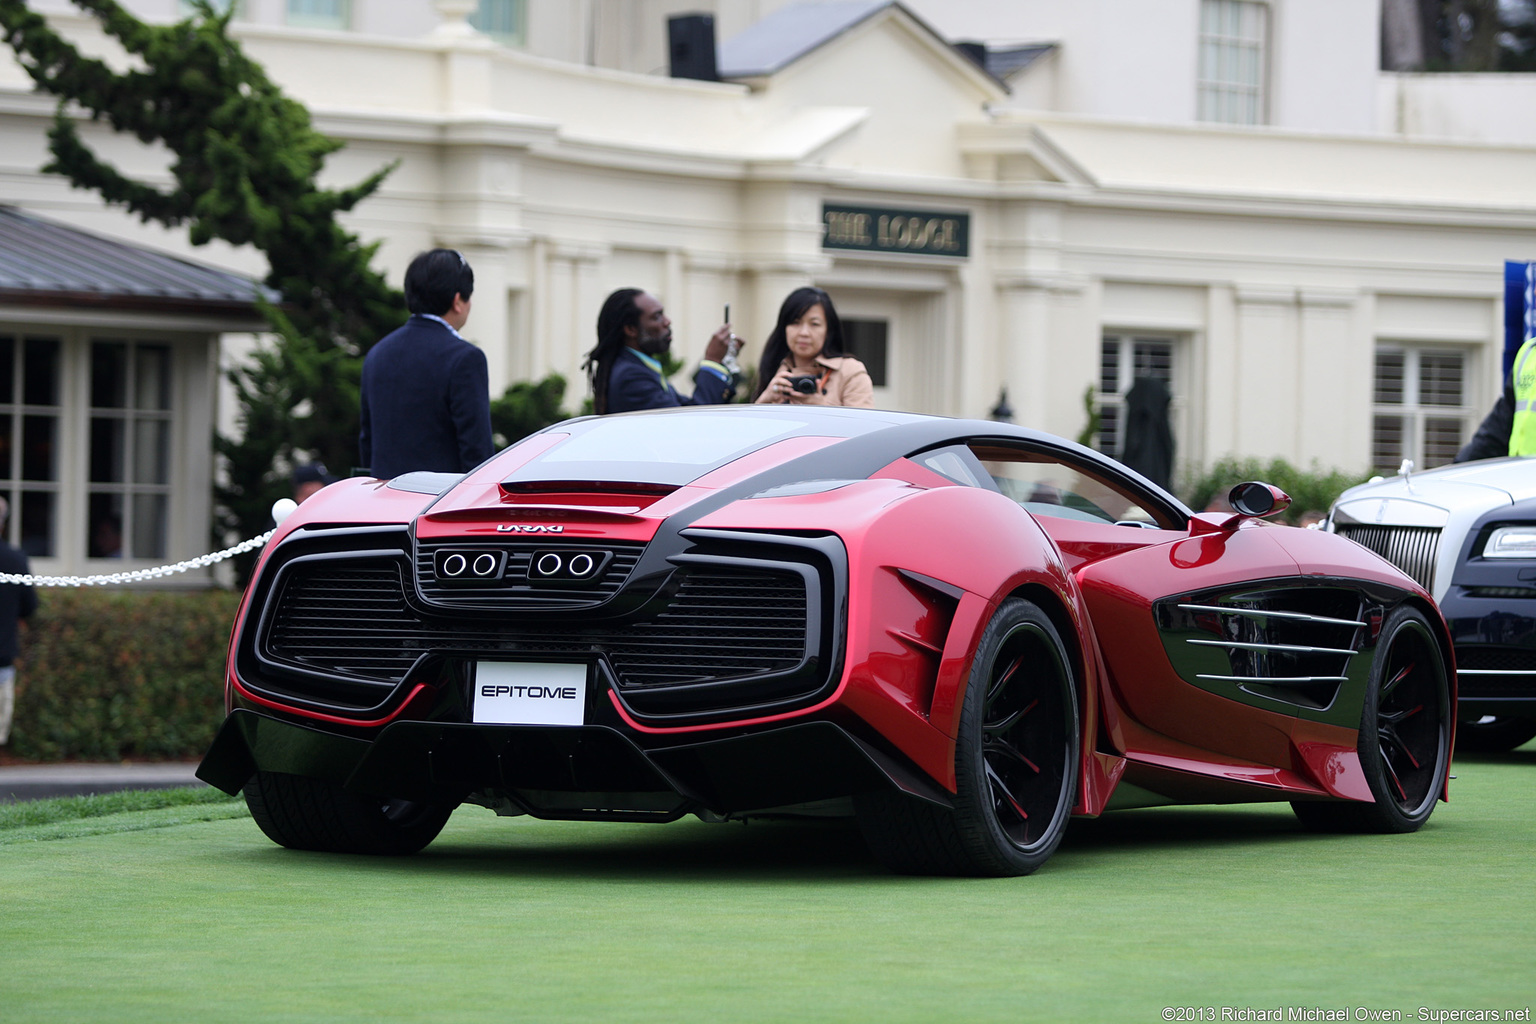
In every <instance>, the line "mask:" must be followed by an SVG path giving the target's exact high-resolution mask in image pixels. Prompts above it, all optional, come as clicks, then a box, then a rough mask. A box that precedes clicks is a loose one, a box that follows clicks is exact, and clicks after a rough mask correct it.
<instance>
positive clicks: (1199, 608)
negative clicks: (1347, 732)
mask: <svg viewBox="0 0 1536 1024" xmlns="http://www.w3.org/2000/svg"><path fill="white" fill-rule="evenodd" d="M1179 607H1180V608H1182V609H1183V610H1184V611H1187V612H1222V613H1224V614H1231V615H1247V616H1248V617H1250V618H1254V619H1294V620H1295V621H1297V622H1321V623H1324V624H1326V625H1330V626H1363V625H1365V623H1363V622H1361V621H1359V620H1358V619H1330V618H1328V617H1327V616H1326V615H1308V614H1307V613H1306V612H1281V611H1268V610H1266V609H1263V608H1236V607H1233V606H1232V605H1224V604H1181V605H1179ZM1349 653H1350V654H1353V653H1354V651H1350V652H1349Z"/></svg>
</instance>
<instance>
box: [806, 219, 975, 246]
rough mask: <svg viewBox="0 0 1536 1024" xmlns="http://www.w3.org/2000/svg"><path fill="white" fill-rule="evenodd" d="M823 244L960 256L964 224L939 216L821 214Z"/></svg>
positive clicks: (960, 220)
mask: <svg viewBox="0 0 1536 1024" xmlns="http://www.w3.org/2000/svg"><path fill="white" fill-rule="evenodd" d="M822 215H823V218H824V219H825V220H826V234H825V242H824V244H826V245H829V246H841V247H845V248H867V249H876V250H885V251H888V252H912V253H942V254H945V255H948V254H950V253H955V254H960V253H963V252H964V250H965V248H966V246H965V240H964V237H963V233H964V231H965V220H964V219H963V218H959V217H945V216H943V215H942V214H937V215H935V214H923V213H913V214H905V213H880V212H879V211H870V212H869V213H859V212H856V211H854V210H824V211H823V214H822Z"/></svg>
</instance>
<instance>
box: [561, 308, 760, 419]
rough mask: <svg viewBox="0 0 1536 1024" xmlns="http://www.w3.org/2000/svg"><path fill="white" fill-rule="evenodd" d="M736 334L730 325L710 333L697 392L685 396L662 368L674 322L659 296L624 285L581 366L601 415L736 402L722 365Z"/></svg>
mask: <svg viewBox="0 0 1536 1024" xmlns="http://www.w3.org/2000/svg"><path fill="white" fill-rule="evenodd" d="M730 337H731V325H730V324H723V325H722V326H721V327H720V329H719V330H717V331H716V332H715V333H714V334H713V335H711V336H710V339H709V344H708V345H706V346H705V348H704V362H703V363H702V364H701V365H700V366H699V369H698V372H697V373H695V374H694V375H693V394H692V395H691V396H684V395H680V394H678V393H677V389H676V388H674V387H673V386H672V385H671V384H669V383H668V382H667V377H666V373H665V371H663V370H662V367H661V358H662V356H664V355H666V353H667V350H668V349H670V348H671V347H672V321H670V320H668V319H667V314H666V311H665V310H663V309H662V308H661V303H660V302H659V301H658V300H657V299H656V297H655V296H654V295H651V294H649V293H647V292H643V291H641V290H640V289H639V288H620V289H619V290H618V291H616V292H614V293H613V294H612V295H610V296H608V299H607V301H605V302H604V303H603V308H602V311H601V312H600V313H598V314H597V345H596V346H595V347H594V348H593V349H592V351H591V352H588V353H587V360H586V362H584V363H582V364H581V368H582V369H583V370H586V371H587V380H588V381H589V382H590V383H591V385H592V408H593V409H594V410H595V411H596V412H599V413H608V412H630V411H632V410H634V409H664V408H667V407H668V406H676V405H720V404H721V403H722V402H728V401H730V400H731V396H732V395H734V394H735V393H736V387H735V383H734V379H733V377H732V374H731V372H730V371H729V370H727V369H726V368H725V366H724V365H723V364H722V363H721V360H722V359H724V358H725V353H726V349H727V346H728V345H729V344H730Z"/></svg>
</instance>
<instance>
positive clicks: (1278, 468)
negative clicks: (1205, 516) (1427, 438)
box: [1184, 455, 1370, 524]
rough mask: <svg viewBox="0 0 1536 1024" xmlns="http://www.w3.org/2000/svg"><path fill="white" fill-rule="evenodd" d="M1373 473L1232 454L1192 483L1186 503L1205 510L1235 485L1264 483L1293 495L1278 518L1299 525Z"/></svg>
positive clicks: (1185, 489) (1325, 510)
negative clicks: (1298, 464)
mask: <svg viewBox="0 0 1536 1024" xmlns="http://www.w3.org/2000/svg"><path fill="white" fill-rule="evenodd" d="M1369 478H1370V474H1369V473H1346V472H1344V471H1342V470H1338V469H1322V468H1321V467H1319V466H1318V465H1317V464H1316V463H1313V464H1312V467H1311V468H1310V469H1307V470H1302V469H1297V468H1296V467H1295V466H1293V465H1291V464H1290V463H1289V462H1286V461H1285V460H1284V459H1271V460H1269V461H1268V462H1262V461H1260V460H1259V459H1239V458H1236V457H1234V456H1231V455H1228V456H1227V457H1226V458H1224V459H1221V460H1220V461H1218V462H1217V463H1216V464H1214V465H1213V466H1211V468H1210V469H1208V470H1206V471H1205V473H1204V474H1202V475H1201V476H1199V477H1198V478H1196V479H1194V480H1192V481H1191V482H1190V483H1189V485H1188V486H1187V487H1185V488H1184V500H1185V502H1187V503H1188V505H1189V507H1190V508H1192V509H1194V510H1195V511H1196V512H1198V511H1200V510H1201V509H1203V508H1205V507H1206V506H1208V505H1209V504H1210V503H1211V500H1212V499H1213V498H1218V497H1219V498H1221V499H1222V500H1223V501H1225V499H1226V496H1227V492H1228V491H1230V490H1231V489H1232V487H1233V485H1235V484H1240V483H1245V482H1247V481H1249V480H1261V481H1263V482H1264V483H1267V484H1274V485H1275V486H1276V487H1278V488H1280V489H1281V490H1282V491H1284V492H1285V493H1286V494H1289V495H1290V496H1291V507H1290V508H1289V509H1287V510H1286V511H1285V512H1284V513H1282V514H1281V515H1279V516H1277V517H1276V520H1277V521H1278V522H1285V523H1293V524H1294V523H1295V522H1296V521H1297V520H1298V519H1300V518H1301V516H1302V515H1304V514H1305V513H1307V512H1327V511H1328V509H1329V507H1330V506H1331V505H1332V504H1333V500H1334V499H1335V498H1337V497H1338V496H1339V495H1340V494H1341V493H1342V492H1343V491H1344V490H1345V489H1346V488H1349V487H1353V486H1354V485H1355V484H1359V483H1364V482H1365V481H1366V480H1367V479H1369Z"/></svg>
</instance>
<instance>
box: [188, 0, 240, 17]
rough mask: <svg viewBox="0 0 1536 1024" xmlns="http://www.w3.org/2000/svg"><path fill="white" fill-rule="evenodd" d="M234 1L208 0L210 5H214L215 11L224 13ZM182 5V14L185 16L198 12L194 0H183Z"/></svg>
mask: <svg viewBox="0 0 1536 1024" xmlns="http://www.w3.org/2000/svg"><path fill="white" fill-rule="evenodd" d="M233 3H234V0H208V5H209V6H210V7H212V8H213V9H214V12H215V13H217V14H223V13H225V12H226V11H228V10H229V8H230V6H231V5H232V4H233ZM180 7H181V16H182V17H183V18H190V17H191V16H192V15H194V14H196V13H197V5H196V4H194V3H193V2H192V0H181V4H180Z"/></svg>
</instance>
